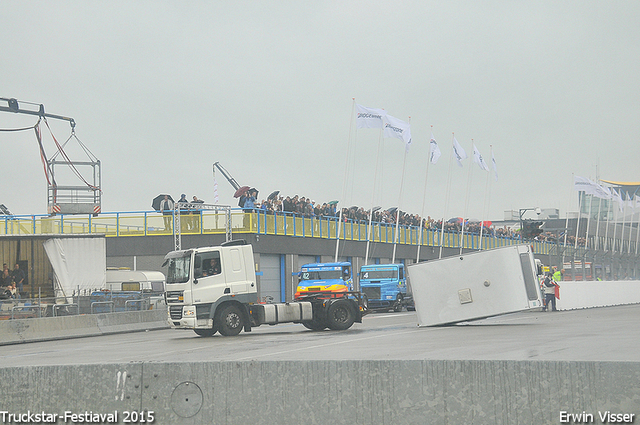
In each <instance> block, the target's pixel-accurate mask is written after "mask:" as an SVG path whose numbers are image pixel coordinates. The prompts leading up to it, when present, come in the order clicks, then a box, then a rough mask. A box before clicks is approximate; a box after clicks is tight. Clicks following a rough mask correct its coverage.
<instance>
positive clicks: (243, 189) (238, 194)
mask: <svg viewBox="0 0 640 425" xmlns="http://www.w3.org/2000/svg"><path fill="white" fill-rule="evenodd" d="M247 190H249V186H242V187H240V188H238V190H236V193H234V194H233V197H234V198H239V197H241V196H242V195H243V194H244V193H246V192H247Z"/></svg>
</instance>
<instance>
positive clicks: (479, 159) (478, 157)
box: [473, 143, 489, 171]
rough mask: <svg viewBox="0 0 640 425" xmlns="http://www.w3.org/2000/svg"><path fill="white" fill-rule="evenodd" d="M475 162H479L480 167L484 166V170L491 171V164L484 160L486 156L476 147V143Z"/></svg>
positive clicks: (474, 145)
mask: <svg viewBox="0 0 640 425" xmlns="http://www.w3.org/2000/svg"><path fill="white" fill-rule="evenodd" d="M473 162H475V163H476V164H478V167H480V168H482V169H483V170H484V171H489V166H488V165H487V163H486V162H484V158H483V157H482V155H481V154H480V151H479V150H478V148H477V147H476V144H475V143H474V144H473Z"/></svg>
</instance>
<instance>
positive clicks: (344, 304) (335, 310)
mask: <svg viewBox="0 0 640 425" xmlns="http://www.w3.org/2000/svg"><path fill="white" fill-rule="evenodd" d="M355 320H356V313H355V312H354V311H353V306H352V305H351V302H349V301H347V300H339V301H336V302H334V303H333V304H331V305H330V306H329V311H328V312H327V324H328V325H329V328H330V329H333V330H334V331H343V330H345V329H349V328H350V327H351V325H353V322H355Z"/></svg>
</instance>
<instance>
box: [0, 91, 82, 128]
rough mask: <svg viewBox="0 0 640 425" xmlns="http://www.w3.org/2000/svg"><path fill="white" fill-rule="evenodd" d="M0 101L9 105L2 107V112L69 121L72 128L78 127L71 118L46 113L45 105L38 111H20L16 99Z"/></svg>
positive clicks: (2, 98)
mask: <svg viewBox="0 0 640 425" xmlns="http://www.w3.org/2000/svg"><path fill="white" fill-rule="evenodd" d="M0 100H5V101H6V102H7V103H8V105H9V106H1V105H0V111H1V112H13V113H15V114H27V115H36V116H39V117H46V118H54V119H57V120H64V121H69V123H70V124H71V128H75V126H76V122H75V120H74V119H73V118H71V117H65V116H62V115H55V114H49V113H46V112H44V105H42V104H40V106H39V108H38V110H37V111H31V110H29V109H20V106H19V105H18V101H17V100H16V99H14V98H11V99H7V98H4V97H0Z"/></svg>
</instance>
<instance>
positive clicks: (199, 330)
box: [193, 329, 216, 337]
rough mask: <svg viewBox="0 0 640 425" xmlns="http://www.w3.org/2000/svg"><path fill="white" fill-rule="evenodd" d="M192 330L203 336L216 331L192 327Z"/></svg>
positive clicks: (211, 334)
mask: <svg viewBox="0 0 640 425" xmlns="http://www.w3.org/2000/svg"><path fill="white" fill-rule="evenodd" d="M193 331H194V332H195V333H196V335H198V336H203V337H209V336H213V335H214V334H215V333H216V330H215V329H194V330H193Z"/></svg>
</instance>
